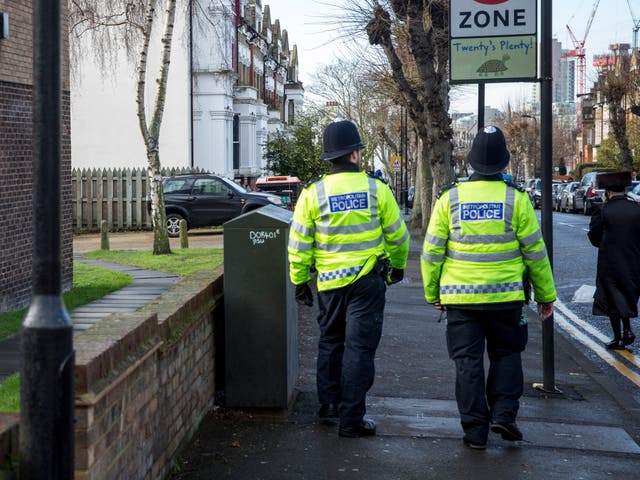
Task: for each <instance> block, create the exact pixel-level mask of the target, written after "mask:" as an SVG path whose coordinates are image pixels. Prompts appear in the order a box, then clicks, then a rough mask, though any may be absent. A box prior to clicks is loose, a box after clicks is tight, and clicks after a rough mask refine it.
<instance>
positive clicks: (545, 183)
mask: <svg viewBox="0 0 640 480" xmlns="http://www.w3.org/2000/svg"><path fill="white" fill-rule="evenodd" d="M551 13H552V6H551V0H541V9H540V14H541V17H540V18H541V22H542V23H541V50H540V65H541V68H542V71H541V74H542V78H541V82H540V83H541V90H540V103H541V107H540V108H541V110H540V143H541V145H540V147H541V155H542V178H541V180H542V209H541V216H542V236H543V238H544V241H545V243H546V246H547V253H548V254H549V261H550V262H551V266H552V267H553V217H552V215H553V213H552V212H553V209H552V205H551V183H552V178H551V176H552V170H553V159H552V154H553V138H552V132H553V128H552V127H553V115H552V109H551V101H552V96H553V72H552V69H551V65H552V59H551V57H552V50H551V43H552V21H551V20H552V17H551ZM553 323H554V319H553V314H552V315H551V316H550V317H549V318H547V319H546V320H544V321H543V322H542V377H543V378H542V382H543V383H542V385H540V384H534V388H536V389H538V390H542V391H544V392H547V393H556V394H557V393H562V392H561V391H560V390H558V389H557V388H556V382H555V357H554V338H553Z"/></svg>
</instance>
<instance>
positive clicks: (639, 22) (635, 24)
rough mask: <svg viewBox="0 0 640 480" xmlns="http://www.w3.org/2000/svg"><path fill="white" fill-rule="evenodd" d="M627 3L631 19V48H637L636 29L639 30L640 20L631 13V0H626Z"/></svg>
mask: <svg viewBox="0 0 640 480" xmlns="http://www.w3.org/2000/svg"><path fill="white" fill-rule="evenodd" d="M627 5H629V12H630V13H631V21H632V22H633V49H634V50H635V49H637V48H638V30H640V20H639V19H638V18H636V16H635V15H634V14H633V8H631V0H627Z"/></svg>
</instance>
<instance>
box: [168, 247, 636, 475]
mask: <svg viewBox="0 0 640 480" xmlns="http://www.w3.org/2000/svg"><path fill="white" fill-rule="evenodd" d="M420 247H421V241H420V239H415V240H412V250H411V255H410V263H409V266H408V268H407V272H406V278H405V280H404V281H403V282H402V283H401V284H398V285H396V286H393V287H390V288H389V289H388V291H387V306H386V313H385V324H384V332H383V338H382V341H381V344H380V348H379V350H378V354H377V360H376V368H377V373H376V381H375V385H374V386H373V388H372V390H371V392H370V396H369V398H368V402H367V404H368V416H370V417H371V418H373V419H374V420H375V421H376V422H377V424H378V435H377V436H376V437H372V438H363V439H344V438H340V437H338V435H337V425H336V424H334V423H326V422H321V421H319V420H318V419H317V418H316V411H317V408H318V405H317V400H316V394H315V356H316V345H317V325H316V324H315V315H316V309H315V307H314V308H306V307H305V308H302V309H301V311H300V322H299V359H300V376H299V380H298V384H297V390H298V395H297V398H296V399H295V402H294V404H293V406H292V408H291V409H290V411H288V412H278V411H260V410H251V411H248V410H245V411H243V410H228V409H225V408H216V409H214V411H212V412H211V413H210V414H209V415H208V416H207V417H206V418H205V420H204V421H203V423H202V424H201V427H200V429H199V431H198V432H197V433H196V435H195V436H194V438H193V439H192V441H191V443H190V444H189V445H188V446H187V447H186V448H185V450H184V453H183V455H182V457H181V458H180V460H179V462H178V465H177V468H176V473H175V475H174V477H173V478H174V479H176V480H177V479H189V480H191V479H211V478H216V479H243V480H244V479H273V480H276V479H277V480H283V479H296V480H300V479H312V480H315V479H341V478H342V479H349V480H352V479H367V480H378V479H379V480H389V479H403V480H404V479H447V480H456V479H471V478H473V479H474V480H485V479H486V480H498V479H511V478H519V479H542V478H544V479H545V480H553V479H562V480H566V479H603V478H612V477H620V478H637V475H638V471H639V469H640V446H638V442H639V441H640V413H639V412H640V405H638V404H637V403H635V401H634V400H633V399H632V398H631V397H630V396H629V395H625V394H624V392H619V391H618V390H617V389H616V387H615V386H614V384H613V382H611V381H610V380H609V379H607V378H606V376H605V375H604V374H603V372H602V371H600V370H599V369H598V368H597V367H596V366H595V365H594V364H593V363H591V362H590V361H589V360H588V359H586V358H585V357H584V356H583V355H582V354H581V353H580V352H579V351H578V350H577V349H575V348H574V347H573V346H572V345H571V344H570V343H569V342H568V341H567V340H566V339H565V338H564V337H563V336H562V335H561V334H559V333H557V334H556V336H555V343H556V348H555V369H556V370H555V374H556V384H557V386H558V387H559V388H560V389H561V390H562V391H563V392H564V393H563V395H557V396H556V395H545V394H544V393H541V392H539V391H538V390H535V389H533V388H532V384H533V383H534V382H540V381H541V380H542V350H541V328H540V323H539V321H538V319H537V318H536V315H535V313H534V312H533V311H532V310H530V309H526V317H527V319H528V321H529V337H530V340H529V345H528V348H527V350H526V352H525V354H524V356H523V362H524V373H525V394H524V396H523V398H522V401H521V409H520V415H519V418H518V423H519V425H520V427H521V429H522V431H523V433H524V436H525V441H523V442H519V443H517V444H513V443H509V442H506V441H504V440H502V439H501V438H500V437H499V436H498V435H496V434H490V439H489V444H488V448H487V450H486V451H474V450H470V449H468V448H466V447H464V446H463V444H462V441H461V438H462V430H461V428H460V424H459V417H458V412H457V407H456V402H455V395H454V365H453V362H452V361H451V360H449V358H448V356H447V351H446V345H445V338H444V332H445V322H444V321H443V322H441V323H438V321H437V320H438V314H437V313H436V312H435V310H434V309H433V308H432V307H429V306H427V305H426V304H425V301H424V299H423V293H422V286H421V276H420V272H419V251H420ZM247 354H250V352H247Z"/></svg>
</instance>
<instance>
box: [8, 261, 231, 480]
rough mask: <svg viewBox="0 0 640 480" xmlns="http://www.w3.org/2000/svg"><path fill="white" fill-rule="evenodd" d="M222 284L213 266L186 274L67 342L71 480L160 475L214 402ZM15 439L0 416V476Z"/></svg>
mask: <svg viewBox="0 0 640 480" xmlns="http://www.w3.org/2000/svg"><path fill="white" fill-rule="evenodd" d="M222 278H223V277H222V267H220V268H219V269H218V270H216V271H214V272H211V271H206V272H202V273H200V274H195V275H192V276H191V277H189V278H187V279H183V280H182V281H181V282H179V283H178V284H176V285H175V286H173V287H172V288H171V289H170V290H169V291H168V292H166V293H165V294H164V295H162V296H161V297H159V298H158V299H157V300H156V301H155V302H153V303H152V304H150V305H148V306H146V307H145V308H144V309H142V310H140V311H138V312H135V313H128V314H114V315H111V316H109V317H107V318H105V319H103V320H102V321H100V322H98V323H97V324H96V325H94V326H93V327H92V328H90V329H88V330H86V331H84V332H82V333H80V334H78V335H77V336H76V337H75V338H74V348H75V350H76V392H75V399H76V407H75V416H76V425H75V459H74V460H75V478H76V479H123V478H126V479H127V480H136V479H149V480H156V479H162V478H166V476H167V474H168V473H169V471H170V468H171V464H172V461H173V460H174V458H175V456H176V454H177V453H178V452H179V450H180V449H181V448H182V447H184V446H185V445H186V444H187V442H188V441H189V440H190V439H191V438H192V436H193V434H194V433H195V431H196V430H197V428H198V425H199V424H200V422H201V420H202V418H203V417H204V415H205V414H206V413H207V412H208V411H209V409H210V408H211V406H212V405H213V396H214V386H215V374H214V368H215V366H216V362H215V348H214V338H215V335H216V325H217V323H218V322H222V321H223V318H224V317H223V312H222V306H223V304H224V302H223V296H222V289H223V281H222ZM16 432H17V427H16V419H15V415H13V416H12V415H0V478H2V461H3V459H5V458H6V457H7V456H8V455H12V456H13V457H14V459H15V454H16V452H17V449H16V438H17V433H16Z"/></svg>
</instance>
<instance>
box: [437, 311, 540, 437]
mask: <svg viewBox="0 0 640 480" xmlns="http://www.w3.org/2000/svg"><path fill="white" fill-rule="evenodd" d="M521 318H523V317H522V307H519V308H515V309H509V310H467V309H460V308H451V307H449V308H447V348H448V350H449V356H450V357H451V359H452V360H453V361H454V362H455V364H456V401H457V403H458V410H459V412H460V422H461V424H462V428H463V430H464V431H465V433H466V434H467V435H468V436H470V437H471V438H472V439H475V440H477V441H480V442H482V441H485V440H486V438H487V435H488V433H489V423H490V422H491V421H493V422H506V423H510V422H514V421H515V419H516V416H517V414H518V408H519V399H520V397H521V396H522V391H523V374H522V359H521V356H520V354H521V352H522V351H523V350H524V348H525V346H526V344H527V340H528V331H527V324H526V322H524V320H521ZM485 342H486V345H487V353H488V356H489V373H488V375H487V379H486V383H485V372H484V347H485Z"/></svg>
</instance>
